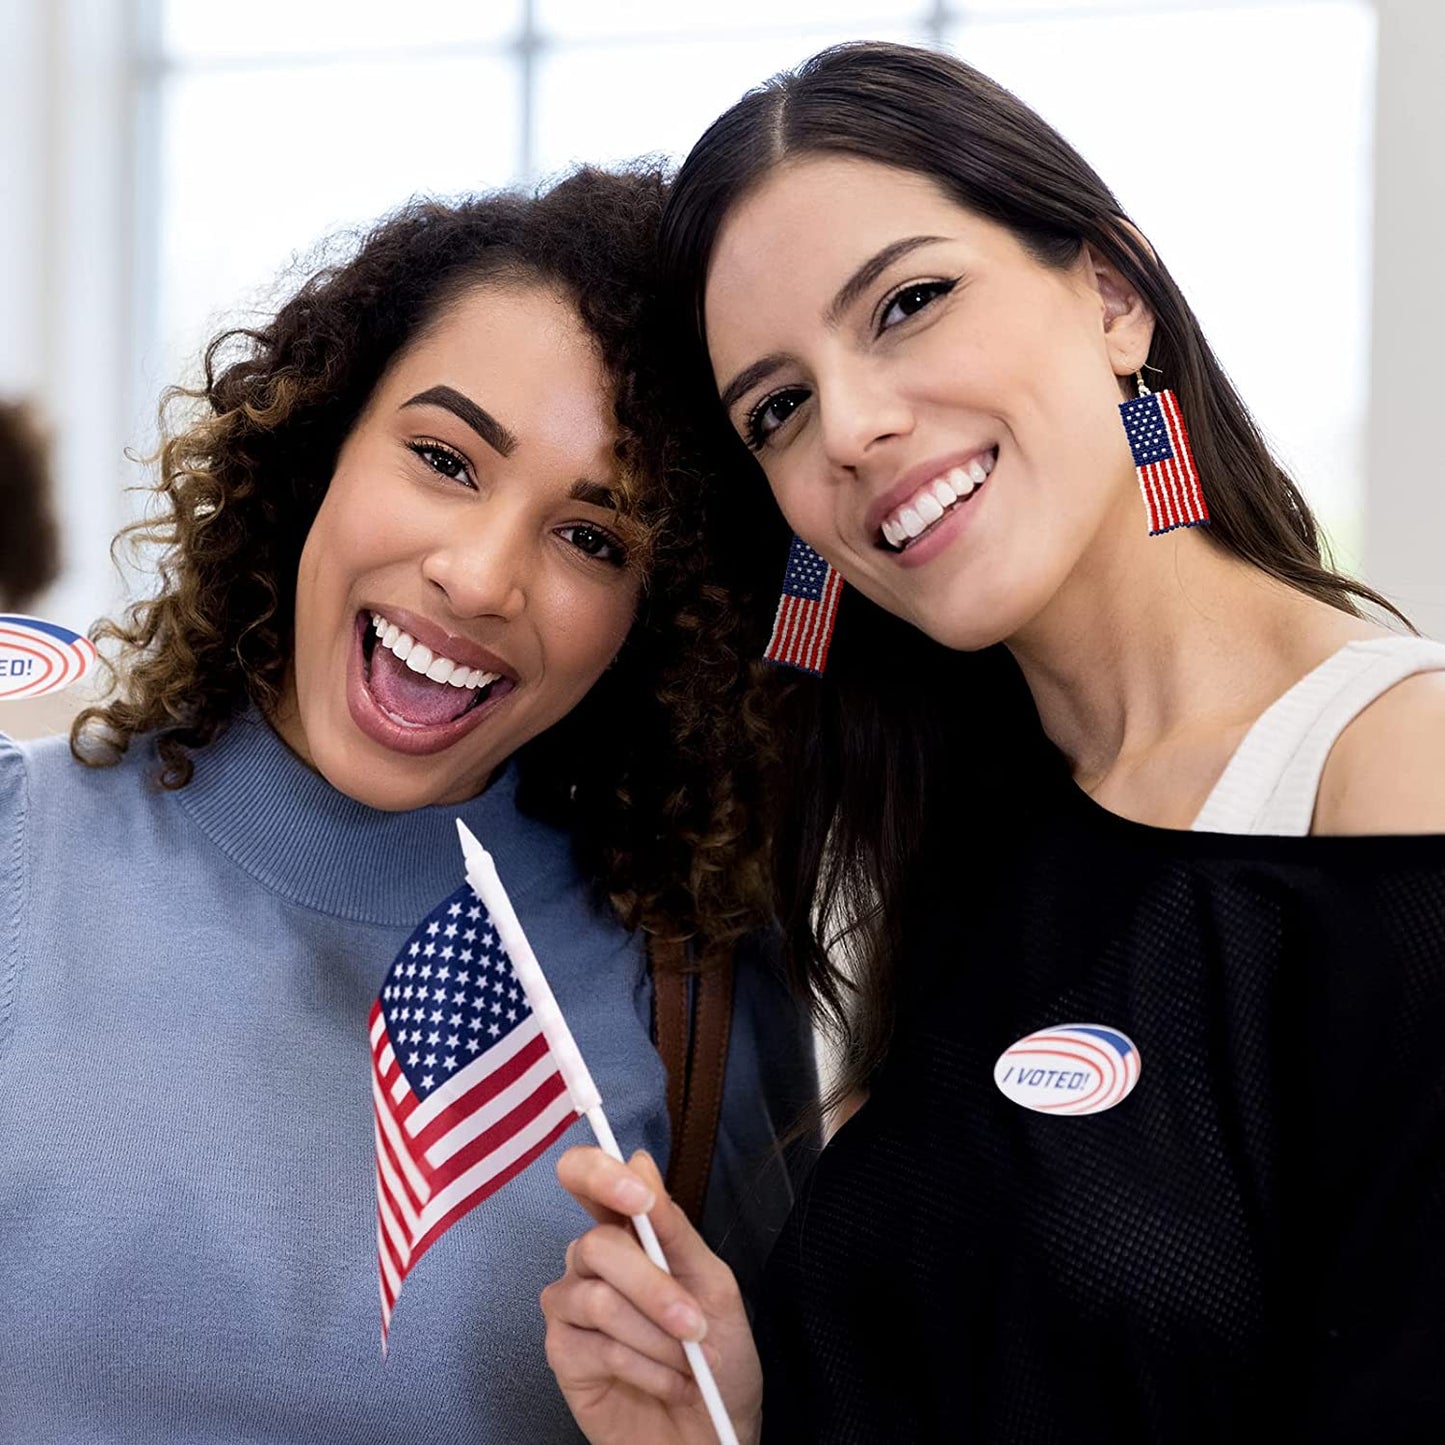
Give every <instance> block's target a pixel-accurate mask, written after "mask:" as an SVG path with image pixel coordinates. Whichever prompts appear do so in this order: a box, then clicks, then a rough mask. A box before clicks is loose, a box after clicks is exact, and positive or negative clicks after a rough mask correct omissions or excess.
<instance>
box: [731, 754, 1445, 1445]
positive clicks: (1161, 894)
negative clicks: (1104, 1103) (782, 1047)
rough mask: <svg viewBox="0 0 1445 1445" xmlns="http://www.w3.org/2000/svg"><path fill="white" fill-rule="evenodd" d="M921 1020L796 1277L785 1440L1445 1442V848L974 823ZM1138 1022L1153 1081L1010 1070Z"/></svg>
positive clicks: (1087, 806)
mask: <svg viewBox="0 0 1445 1445" xmlns="http://www.w3.org/2000/svg"><path fill="white" fill-rule="evenodd" d="M929 856H930V863H929V867H928V868H927V869H926V870H925V871H924V874H923V876H922V878H921V879H920V886H919V888H918V900H919V901H918V904H917V906H916V907H915V909H914V915H915V917H916V919H917V927H916V928H915V929H914V932H913V937H912V941H911V943H910V945H909V947H908V949H907V951H906V954H905V974H906V981H905V984H904V990H905V997H904V1000H903V1003H902V1006H901V1009H900V1015H899V1019H898V1025H897V1031H896V1035H895V1040H894V1043H893V1046H892V1049H891V1052H890V1055H889V1060H888V1062H887V1064H886V1065H885V1067H884V1069H883V1070H882V1072H881V1074H880V1076H879V1078H878V1080H877V1082H876V1086H875V1088H874V1090H873V1093H872V1096H871V1098H870V1101H869V1102H868V1103H867V1104H866V1105H865V1106H864V1108H863V1109H862V1110H861V1111H860V1112H859V1113H858V1114H857V1115H856V1116H855V1117H854V1118H853V1119H852V1121H851V1122H849V1123H848V1124H847V1125H846V1126H845V1127H844V1128H843V1129H842V1130H841V1131H840V1133H839V1134H838V1136H837V1138H836V1139H835V1141H834V1142H833V1143H832V1144H831V1145H830V1146H829V1147H828V1148H827V1149H826V1150H825V1151H824V1153H823V1155H822V1157H821V1159H820V1160H819V1163H818V1164H817V1166H816V1168H815V1170H814V1172H813V1174H812V1176H811V1179H810V1181H809V1184H808V1185H807V1187H806V1188H805V1190H804V1192H803V1195H802V1197H801V1198H800V1200H799V1202H798V1204H797V1206H796V1207H795V1209H794V1211H793V1215H792V1217H791V1219H790V1221H789V1224H788V1226H787V1228H786V1230H785V1231H784V1234H783V1236H782V1238H781V1240H780V1242H779V1245H778V1247H777V1248H776V1250H775V1251H774V1254H773V1257H772V1260H771V1262H770V1264H769V1266H768V1274H767V1285H766V1293H765V1298H764V1302H763V1306H762V1309H761V1312H760V1316H759V1322H758V1323H759V1335H760V1343H761V1347H762V1350H763V1356H764V1363H765V1368H766V1372H767V1398H766V1408H765V1415H764V1419H765V1439H766V1440H767V1441H768V1442H770V1445H771V1442H788V1445H797V1442H805V1441H820V1442H828V1445H834V1442H837V1445H842V1442H865V1441H866V1442H874V1441H887V1442H890V1445H893V1442H907V1441H949V1442H974V1441H987V1442H999V1445H1003V1442H1009V1445H1013V1442H1028V1445H1044V1442H1055V1441H1058V1442H1066V1441H1067V1442H1070V1445H1080V1442H1090V1441H1101V1442H1102V1441H1108V1442H1110V1445H1124V1442H1130V1441H1159V1442H1169V1445H1179V1442H1191V1441H1240V1440H1254V1439H1265V1438H1271V1439H1273V1440H1274V1441H1290V1442H1295V1441H1300V1440H1311V1441H1318V1440H1329V1441H1344V1440H1351V1441H1354V1440H1359V1441H1366V1440H1368V1441H1371V1442H1379V1441H1404V1440H1430V1441H1439V1440H1441V1439H1445V837H1424V838H1252V837H1251V838H1245V837H1232V836H1226V835H1217V834H1192V833H1185V832H1176V831H1170V830H1164V829H1156V828H1149V827H1144V826H1141V825H1139V824H1134V823H1130V822H1127V821H1125V820H1123V819H1120V818H1118V817H1116V816H1114V815H1113V814H1110V813H1107V812H1105V811H1104V810H1102V809H1101V808H1099V807H1098V806H1097V805H1096V804H1094V803H1093V802H1092V801H1090V800H1089V799H1088V798H1087V797H1086V796H1085V795H1084V794H1083V793H1082V792H1080V791H1079V790H1078V789H1077V788H1075V787H1074V786H1073V785H1072V784H1071V783H1068V782H1067V781H1066V780H1061V781H1060V783H1059V785H1058V786H1057V788H1055V789H1054V790H1053V791H1052V793H1051V795H1050V797H1049V798H1048V799H1046V800H1045V801H1043V802H1042V803H1039V804H1038V805H1036V807H1034V808H1033V809H1032V810H1031V812H1030V815H1029V817H1028V818H1027V819H1026V820H1024V821H1023V822H1022V823H1020V825H1019V826H1018V829H1017V833H1016V836H1011V837H1004V836H993V837H986V836H979V835H978V834H972V835H970V831H969V830H968V829H967V828H966V827H964V826H961V825H958V824H955V825H954V826H952V827H949V828H946V829H943V830H941V831H940V832H939V833H938V835H937V836H936V838H935V841H934V842H933V844H932V845H931V846H930V848H929ZM1069 1023H1090V1024H1099V1025H1104V1026H1106V1027H1112V1028H1116V1029H1120V1030H1122V1031H1123V1032H1124V1033H1125V1034H1127V1035H1128V1036H1129V1037H1130V1038H1131V1039H1132V1040H1133V1041H1134V1042H1135V1043H1136V1044H1137V1045H1138V1051H1139V1055H1140V1058H1141V1061H1142V1069H1141V1074H1140V1078H1139V1082H1138V1085H1137V1087H1136V1088H1135V1089H1134V1090H1133V1092H1132V1094H1130V1095H1129V1097H1127V1098H1126V1099H1125V1100H1124V1101H1123V1102H1122V1103H1121V1104H1119V1105H1118V1106H1117V1107H1115V1108H1113V1109H1112V1110H1110V1111H1108V1112H1106V1113H1099V1114H1093V1115H1087V1116H1081V1117H1073V1118H1068V1117H1056V1116H1050V1115H1046V1114H1041V1113H1035V1112H1031V1111H1029V1110H1026V1109H1024V1108H1023V1107H1021V1106H1020V1105H1018V1104H1016V1103H1013V1102H1011V1101H1010V1100H1009V1099H1007V1098H1005V1097H1004V1095H1003V1094H1002V1093H1000V1091H999V1089H998V1088H997V1087H996V1086H995V1084H994V1079H993V1070H994V1063H995V1060H996V1059H998V1057H999V1055H1000V1054H1001V1053H1002V1052H1003V1051H1004V1050H1005V1049H1006V1048H1008V1046H1009V1045H1010V1044H1012V1043H1013V1042H1015V1041H1016V1040H1018V1039H1020V1038H1021V1037H1022V1036H1024V1035H1026V1034H1029V1033H1031V1032H1033V1031H1035V1030H1038V1029H1041V1028H1046V1027H1049V1026H1055V1025H1063V1024H1069Z"/></svg>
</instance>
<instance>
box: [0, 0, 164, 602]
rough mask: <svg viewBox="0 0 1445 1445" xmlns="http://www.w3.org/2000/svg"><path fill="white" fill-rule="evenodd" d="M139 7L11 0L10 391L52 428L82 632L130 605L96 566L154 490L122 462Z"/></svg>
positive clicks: (62, 589) (4, 16) (117, 1)
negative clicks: (140, 496) (133, 492)
mask: <svg viewBox="0 0 1445 1445" xmlns="http://www.w3.org/2000/svg"><path fill="white" fill-rule="evenodd" d="M133 3H141V0H0V37H3V43H0V176H3V186H4V191H3V194H0V278H3V284H0V392H3V393H4V394H5V395H7V396H14V395H24V396H29V397H33V398H34V399H35V400H36V401H37V402H38V403H39V405H40V407H41V411H42V415H43V416H45V417H46V418H47V419H49V421H50V422H51V424H52V435H53V440H54V449H55V450H54V463H55V470H56V476H57V480H58V483H59V497H58V501H59V505H60V508H61V514H62V517H63V518H64V523H65V540H66V563H67V566H66V574H65V576H64V577H63V578H62V579H61V582H60V584H59V585H58V586H57V587H56V589H55V590H54V591H53V592H52V593H51V595H50V596H49V597H47V598H46V599H44V602H43V610H44V611H45V612H46V614H47V615H49V616H52V617H54V618H55V619H56V620H57V621H61V622H65V623H67V624H68V625H70V626H73V627H76V628H78V629H84V628H86V627H88V626H89V625H90V623H91V622H92V621H93V620H94V618H95V617H96V616H97V615H99V614H100V613H101V612H103V611H106V610H108V609H110V608H111V607H113V606H114V605H115V603H116V602H117V601H118V599H119V585H120V584H119V581H118V579H117V580H115V581H112V580H111V578H110V574H109V573H106V572H98V571H97V569H96V567H95V565H94V559H95V558H97V557H100V556H104V554H105V549H106V548H107V546H108V545H109V539H110V537H111V536H112V535H113V533H114V532H115V531H116V529H117V527H118V526H119V525H120V524H121V522H122V521H123V520H124V519H125V516H126V507H127V503H126V500H125V496H124V490H123V489H124V488H125V487H126V486H127V485H132V484H134V483H135V482H137V481H138V480H140V473H139V470H138V469H137V468H135V467H133V466H131V465H129V464H128V463H127V462H126V461H125V459H124V457H123V451H124V448H125V445H126V443H127V441H128V439H129V438H130V437H131V436H132V435H135V434H136V429H135V427H134V426H133V421H134V411H135V399H134V398H133V396H132V395H131V391H132V383H131V377H132V375H133V369H132V366H131V364H130V355H129V353H130V349H131V345H132V326H131V317H130V315H129V307H130V305H131V297H132V296H133V294H134V287H133V286H132V285H131V268H132V265H133V254H132V240H133V231H134V228H133V226H132V224H131V202H132V198H133V182H134V169H135V168H134V165H133V157H134V155H135V146H134V143H133V125H134V117H133V110H134V107H132V106H131V105H130V104H129V90H128V88H129V86H130V85H131V84H133V83H134V74H135V71H134V68H133V67H132V65H131V64H130V54H129V51H128V45H129V44H130V38H131V37H132V36H133V35H134V34H135V33H136V30H137V28H138V27H136V25H135V15H134V13H133V10H132V4H133ZM61 417H64V418H65V425H64V426H57V425H55V422H56V421H57V420H58V419H59V418H61ZM81 557H86V558H88V559H90V565H89V566H78V565H77V560H78V559H79V558H81Z"/></svg>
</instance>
